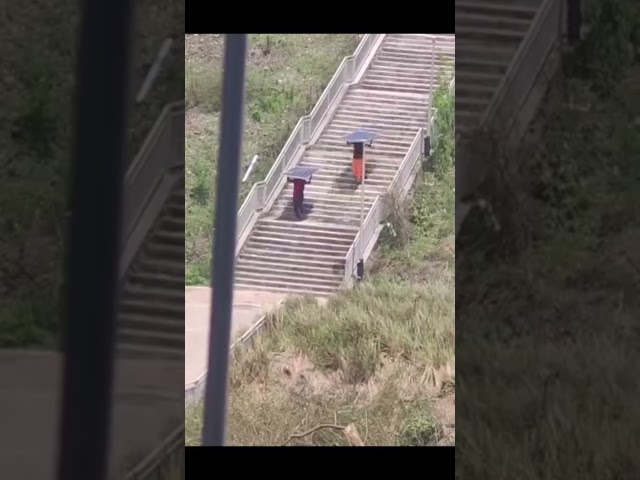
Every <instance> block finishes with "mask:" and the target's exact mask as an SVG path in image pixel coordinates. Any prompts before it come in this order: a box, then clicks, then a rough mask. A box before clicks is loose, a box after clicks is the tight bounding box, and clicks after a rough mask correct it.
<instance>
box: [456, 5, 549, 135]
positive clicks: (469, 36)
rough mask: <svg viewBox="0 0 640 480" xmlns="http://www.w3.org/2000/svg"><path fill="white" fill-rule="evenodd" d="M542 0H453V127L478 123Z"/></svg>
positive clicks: (462, 129) (464, 127) (465, 129)
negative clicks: (454, 42)
mask: <svg viewBox="0 0 640 480" xmlns="http://www.w3.org/2000/svg"><path fill="white" fill-rule="evenodd" d="M541 3H542V0H489V1H484V0H456V40H457V42H458V47H459V48H458V50H457V52H456V53H457V57H456V132H458V133H463V134H464V133H467V132H471V131H473V129H475V128H477V127H479V126H480V121H481V119H482V115H483V114H484V113H485V111H486V109H487V108H488V106H489V103H490V102H491V100H492V98H493V96H494V95H495V93H496V91H497V88H498V85H499V84H500V81H501V80H502V78H503V77H504V75H505V73H506V72H507V69H508V66H509V64H510V63H511V61H512V60H513V58H514V54H515V52H516V50H517V49H518V47H519V46H520V44H521V43H522V40H523V39H524V37H525V35H526V33H527V32H528V30H529V27H530V25H531V23H532V21H533V18H534V16H535V14H536V12H537V11H538V8H539V7H540V5H541Z"/></svg>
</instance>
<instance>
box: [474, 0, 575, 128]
mask: <svg viewBox="0 0 640 480" xmlns="http://www.w3.org/2000/svg"><path fill="white" fill-rule="evenodd" d="M563 14H564V8H563V2H562V1H561V0H544V1H543V3H542V5H541V6H540V8H539V9H538V12H537V13H536V15H535V17H534V19H533V21H532V23H531V27H530V28H529V31H528V32H527V35H526V36H525V38H524V39H523V41H522V43H521V44H520V46H519V47H518V49H517V50H516V53H515V55H514V58H513V61H512V62H511V63H510V64H509V67H508V68H507V72H506V73H505V75H504V76H503V77H502V80H501V81H500V84H499V85H498V88H497V90H496V94H495V95H494V96H493V98H492V100H491V103H490V104H489V106H488V107H487V109H486V110H485V113H484V115H483V116H482V119H481V122H480V128H483V127H484V128H487V127H490V128H491V129H496V130H499V131H501V132H510V130H511V126H512V125H513V123H514V121H515V118H516V117H517V115H518V113H519V112H520V109H521V106H522V105H523V103H524V102H525V101H526V99H527V97H528V94H529V92H530V91H531V89H532V88H533V86H534V85H535V83H536V80H537V78H538V75H539V73H540V71H541V70H542V68H543V67H544V65H545V63H546V61H547V58H548V56H549V53H550V52H551V51H552V49H553V48H554V46H555V45H557V44H558V42H560V41H561V38H562V31H563V21H562V19H563Z"/></svg>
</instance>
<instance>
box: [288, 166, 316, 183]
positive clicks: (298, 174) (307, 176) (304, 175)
mask: <svg viewBox="0 0 640 480" xmlns="http://www.w3.org/2000/svg"><path fill="white" fill-rule="evenodd" d="M317 171H318V169H317V168H315V167H293V168H291V169H289V170H287V171H286V172H285V175H286V177H287V178H288V179H289V180H293V179H296V178H299V179H301V180H304V181H305V182H307V183H309V182H310V181H311V176H312V175H313V174H314V173H316V172H317Z"/></svg>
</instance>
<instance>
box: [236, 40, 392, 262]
mask: <svg viewBox="0 0 640 480" xmlns="http://www.w3.org/2000/svg"><path fill="white" fill-rule="evenodd" d="M382 36H384V34H366V35H365V36H364V37H363V38H362V40H360V43H359V44H358V47H357V48H356V50H355V52H354V53H353V54H352V55H349V56H347V57H345V58H344V59H343V60H342V62H341V63H340V66H339V67H338V69H337V70H336V72H335V73H334V75H333V77H332V78H331V80H330V81H329V83H328V84H327V86H326V87H325V89H324V91H323V92H322V95H321V96H320V98H319V99H318V101H317V102H316V104H315V106H314V108H313V110H312V111H311V113H310V114H309V115H305V116H303V117H301V118H300V120H298V123H297V124H296V126H295V128H294V129H293V131H292V132H291V135H290V136H289V138H288V140H287V142H286V143H285V144H284V147H283V148H282V150H281V151H280V154H279V155H278V157H277V158H276V160H275V162H274V163H273V165H272V166H271V169H270V170H269V173H268V174H267V176H266V177H265V179H264V180H262V181H260V182H256V183H254V184H253V187H251V190H250V191H249V194H248V195H247V197H246V198H245V200H244V202H243V203H242V206H241V207H240V210H239V211H238V222H237V236H238V238H239V239H240V238H242V236H243V234H244V233H245V232H246V231H247V228H251V227H252V223H253V222H252V219H255V214H256V213H259V212H260V211H262V210H263V209H264V207H265V206H266V205H267V204H268V203H269V200H270V199H271V198H272V196H273V195H274V193H277V192H278V186H279V185H281V184H282V183H283V182H284V178H283V175H284V172H285V171H286V170H287V169H289V168H290V167H291V166H293V165H292V162H294V161H295V160H296V159H298V158H300V155H299V153H300V149H303V148H304V147H305V146H306V145H307V144H308V143H309V141H310V140H311V139H312V138H313V135H314V134H315V133H316V130H317V129H318V128H319V127H320V125H321V124H322V121H323V120H324V118H325V116H326V114H327V113H328V112H329V111H330V107H331V105H332V104H333V103H334V102H335V100H336V99H337V98H338V97H339V95H340V94H341V93H342V91H343V89H344V88H345V87H347V86H348V85H349V84H350V83H352V82H353V80H354V79H355V77H356V75H357V73H358V72H359V70H360V69H361V68H362V67H363V66H364V65H365V62H366V61H367V59H368V58H369V54H370V53H371V52H372V50H373V48H374V47H375V46H376V45H377V44H378V41H379V40H380V38H381V37H382ZM241 248H242V243H241V242H238V245H237V248H236V253H237V252H239V251H240V249H241Z"/></svg>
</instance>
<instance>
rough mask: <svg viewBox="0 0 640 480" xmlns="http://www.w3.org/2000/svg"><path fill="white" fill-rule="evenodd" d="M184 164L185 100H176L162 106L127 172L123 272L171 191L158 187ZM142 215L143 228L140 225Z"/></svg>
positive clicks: (123, 223) (123, 221)
mask: <svg viewBox="0 0 640 480" xmlns="http://www.w3.org/2000/svg"><path fill="white" fill-rule="evenodd" d="M181 165H184V102H175V103H171V104H168V105H166V106H165V107H164V108H163V110H162V112H161V113H160V115H159V116H158V119H157V120H156V122H155V124H154V125H153V127H152V129H151V131H150V132H149V134H148V135H147V137H146V138H145V141H144V143H143V144H142V147H141V148H140V151H139V152H138V154H137V155H136V157H135V159H134V161H133V163H132V164H131V166H130V167H129V169H128V170H127V172H126V174H125V178H124V202H123V211H122V231H123V238H122V249H123V255H122V261H121V265H120V272H121V275H124V274H125V273H126V271H127V270H128V268H129V266H130V262H131V261H132V260H133V258H134V256H135V254H136V252H137V251H138V249H139V248H140V246H141V245H142V242H143V241H144V238H145V236H146V234H147V233H148V229H149V228H150V227H151V226H152V224H153V219H154V218H155V217H156V216H157V214H158V213H160V210H161V209H162V206H163V205H164V203H165V201H166V199H167V197H168V195H169V193H170V192H169V190H168V189H167V190H166V191H163V192H162V194H161V195H156V192H157V190H158V187H159V186H160V184H161V183H162V180H163V179H164V177H165V175H167V174H168V172H169V171H170V169H171V168H173V167H178V166H181ZM152 217H153V218H152ZM143 218H144V219H145V221H146V224H145V225H144V228H142V229H140V228H137V227H138V226H139V225H140V222H141V219H143Z"/></svg>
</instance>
